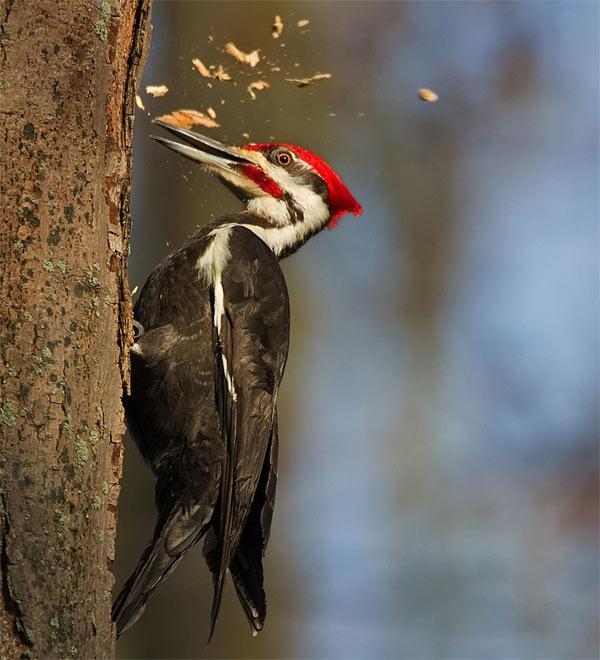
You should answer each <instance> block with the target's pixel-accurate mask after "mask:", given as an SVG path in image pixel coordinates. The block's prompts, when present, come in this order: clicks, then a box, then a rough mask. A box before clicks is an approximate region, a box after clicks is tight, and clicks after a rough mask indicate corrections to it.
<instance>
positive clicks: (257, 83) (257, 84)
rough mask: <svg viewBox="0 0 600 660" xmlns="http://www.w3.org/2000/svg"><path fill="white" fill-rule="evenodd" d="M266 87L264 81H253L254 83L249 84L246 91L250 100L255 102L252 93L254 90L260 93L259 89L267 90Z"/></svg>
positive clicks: (267, 85)
mask: <svg viewBox="0 0 600 660" xmlns="http://www.w3.org/2000/svg"><path fill="white" fill-rule="evenodd" d="M268 87H269V83H268V82H267V81H266V80H255V81H254V82H251V83H250V84H249V85H248V87H247V88H246V89H247V90H248V93H249V94H250V97H251V98H252V100H253V101H256V94H255V93H254V90H255V89H256V90H257V91H260V90H261V89H267V88H268Z"/></svg>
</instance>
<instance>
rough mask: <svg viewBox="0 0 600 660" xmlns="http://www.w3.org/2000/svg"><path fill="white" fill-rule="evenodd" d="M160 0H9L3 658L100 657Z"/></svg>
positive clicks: (4, 63) (0, 24)
mask: <svg viewBox="0 0 600 660" xmlns="http://www.w3.org/2000/svg"><path fill="white" fill-rule="evenodd" d="M149 3H150V0H110V2H108V1H100V0H87V1H86V0H61V1H60V2H58V1H56V0H54V1H53V0H35V1H32V0H0V198H1V206H0V216H1V217H0V358H1V360H0V436H1V442H2V444H1V450H0V469H1V472H0V583H1V595H0V657H2V658H13V657H15V658H16V657H34V658H54V657H63V658H64V657H81V658H105V657H111V656H112V655H113V652H114V635H113V630H112V625H111V623H110V604H111V590H112V586H113V577H112V573H111V565H112V560H113V554H114V540H115V526H116V502H117V497H118V491H119V477H120V473H121V437H122V432H123V412H122V405H121V396H122V391H123V388H124V387H127V382H128V374H129V364H128V346H129V341H130V339H129V338H130V335H131V322H130V297H129V290H128V286H127V279H126V266H127V254H128V241H129V231H130V221H129V187H130V178H129V177H130V160H131V128H132V126H131V123H132V117H133V103H134V85H135V80H136V75H137V72H138V68H139V66H140V61H141V58H142V51H143V44H144V42H145V39H146V37H147V34H146V32H147V30H146V27H147V25H148V20H147V19H148V11H149Z"/></svg>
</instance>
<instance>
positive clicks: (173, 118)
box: [157, 110, 219, 128]
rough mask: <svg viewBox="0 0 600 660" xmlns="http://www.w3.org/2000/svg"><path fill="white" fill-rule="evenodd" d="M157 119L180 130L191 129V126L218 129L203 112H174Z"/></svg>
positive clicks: (217, 125)
mask: <svg viewBox="0 0 600 660" xmlns="http://www.w3.org/2000/svg"><path fill="white" fill-rule="evenodd" d="M157 119H160V120H161V121H164V122H166V123H167V124H171V125H172V126H180V127H181V128H192V126H204V128H218V127H219V124H217V122H216V121H215V120H214V119H212V118H211V117H207V116H206V115H205V114H204V113H203V112H198V110H174V111H173V112H172V113H171V114H169V115H161V116H160V117H157Z"/></svg>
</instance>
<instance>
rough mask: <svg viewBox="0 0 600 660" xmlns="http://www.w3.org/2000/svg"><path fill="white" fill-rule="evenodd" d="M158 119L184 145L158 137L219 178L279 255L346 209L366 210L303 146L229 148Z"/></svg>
mask: <svg viewBox="0 0 600 660" xmlns="http://www.w3.org/2000/svg"><path fill="white" fill-rule="evenodd" d="M155 121H156V123H157V124H159V125H160V126H162V127H163V128H165V129H166V130H168V131H169V132H170V133H172V134H173V135H175V136H177V137H178V138H180V139H181V140H182V141H183V143H181V142H174V141H173V140H166V139H165V138H161V137H154V139H155V140H156V141H157V142H159V143H160V144H163V145H165V146H166V147H169V148H170V149H172V150H173V151H176V152H177V153H178V154H181V155H182V156H185V157H186V158H189V159H190V160H193V161H194V162H196V163H199V164H200V165H202V167H203V168H204V169H205V170H206V171H208V172H209V173H210V174H214V175H216V176H217V177H219V179H220V180H221V181H222V182H223V183H224V184H225V185H226V186H227V187H228V188H230V189H231V190H232V191H233V192H234V193H235V194H236V195H237V196H238V197H239V198H240V199H242V200H243V201H244V203H245V206H246V209H247V211H249V212H251V213H252V214H253V215H255V216H258V218H260V220H261V221H262V223H263V226H264V229H265V231H266V230H269V231H270V234H269V236H270V237H271V238H272V239H273V240H270V241H268V242H270V243H273V245H272V247H273V249H274V250H275V251H276V252H277V253H278V254H279V253H289V252H290V251H293V250H294V249H296V248H297V247H298V246H299V245H301V244H302V243H303V242H304V241H306V240H307V239H308V238H309V237H310V236H312V235H314V234H316V233H317V232H318V231H320V230H321V229H323V228H324V227H326V226H327V227H329V228H332V227H334V226H335V225H336V223H337V221H338V220H339V218H340V217H341V216H342V215H344V214H345V213H354V215H359V214H360V213H361V211H362V209H361V206H360V204H359V203H358V202H357V201H356V199H355V198H354V197H353V196H352V194H351V193H350V191H349V190H348V188H347V187H346V186H345V185H344V183H343V181H342V180H341V179H340V177H339V176H338V175H337V174H336V173H335V172H334V170H333V169H332V168H331V167H330V166H329V165H328V164H327V163H326V162H325V161H324V160H323V159H321V158H320V157H319V156H317V155H315V154H313V153H311V152H310V151H307V150H306V149H303V148H302V147H296V146H294V145H291V144H276V143H270V144H247V145H245V146H241V147H228V146H225V145H223V144H221V143H220V142H217V141H216V140H213V139H212V138H208V137H205V136H203V135H199V134H198V133H195V132H193V131H190V130H187V129H184V128H179V127H177V126H172V125H170V124H167V123H165V122H162V121H160V120H155ZM277 230H280V231H279V232H278V231H277ZM276 247H277V249H276Z"/></svg>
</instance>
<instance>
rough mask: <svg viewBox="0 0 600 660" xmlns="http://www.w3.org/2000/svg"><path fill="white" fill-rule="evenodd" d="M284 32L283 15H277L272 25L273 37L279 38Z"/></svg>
mask: <svg viewBox="0 0 600 660" xmlns="http://www.w3.org/2000/svg"><path fill="white" fill-rule="evenodd" d="M282 32H283V21H282V20H281V16H275V20H274V21H273V26H272V27H271V34H272V35H273V39H279V36H280V35H281V33H282Z"/></svg>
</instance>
